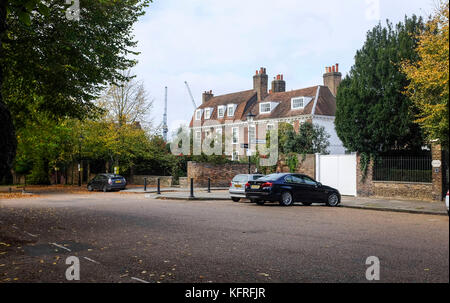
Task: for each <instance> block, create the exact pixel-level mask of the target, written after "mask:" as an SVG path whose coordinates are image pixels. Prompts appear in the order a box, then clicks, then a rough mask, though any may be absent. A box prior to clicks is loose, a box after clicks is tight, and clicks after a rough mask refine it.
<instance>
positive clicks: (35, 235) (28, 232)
mask: <svg viewBox="0 0 450 303" xmlns="http://www.w3.org/2000/svg"><path fill="white" fill-rule="evenodd" d="M24 233H26V234H27V235H29V236H32V237H35V238H37V236H36V235H33V234H30V233H29V232H27V231H24Z"/></svg>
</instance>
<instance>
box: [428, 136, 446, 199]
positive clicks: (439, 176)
mask: <svg viewBox="0 0 450 303" xmlns="http://www.w3.org/2000/svg"><path fill="white" fill-rule="evenodd" d="M431 157H432V158H433V161H439V162H440V163H441V166H440V167H433V168H432V169H433V172H432V183H433V185H432V192H431V194H432V196H433V200H434V201H442V198H443V194H442V181H443V177H444V176H443V170H442V147H441V145H440V144H432V146H431Z"/></svg>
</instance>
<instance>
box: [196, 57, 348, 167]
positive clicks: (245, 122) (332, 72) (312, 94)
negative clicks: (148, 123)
mask: <svg viewBox="0 0 450 303" xmlns="http://www.w3.org/2000/svg"><path fill="white" fill-rule="evenodd" d="M341 79H342V74H341V73H340V72H339V65H338V64H336V65H334V66H332V67H327V68H326V69H325V73H324V75H323V85H317V86H313V87H307V88H302V89H297V90H291V91H286V82H285V80H284V77H283V75H277V76H276V77H274V79H273V81H272V82H271V88H270V89H269V87H268V84H269V81H268V75H267V73H266V69H265V68H264V67H261V68H260V69H259V70H257V71H256V73H255V75H254V76H253V89H250V90H246V91H241V92H235V93H231V94H226V95H220V96H214V95H213V93H212V91H206V92H204V93H203V95H202V104H201V105H200V106H199V107H198V108H197V109H196V110H195V112H194V115H193V117H192V120H191V123H190V125H189V127H190V129H191V131H192V134H193V139H194V145H197V146H198V145H201V143H202V141H203V140H205V138H207V137H209V136H215V135H217V134H224V135H225V136H228V137H230V138H231V140H230V142H231V144H232V148H231V149H232V153H231V154H232V159H233V160H239V158H240V157H242V156H246V155H247V154H246V149H245V148H244V146H243V144H248V143H249V142H250V143H251V145H250V147H251V148H253V147H254V146H255V145H258V144H265V143H266V142H265V139H266V132H267V130H270V129H271V128H273V127H274V125H275V124H277V123H281V122H285V123H290V124H292V125H293V127H294V129H295V130H296V131H298V130H299V126H300V124H301V123H304V122H307V121H309V122H311V123H313V124H316V125H320V126H323V127H324V128H325V130H326V132H327V133H328V134H329V135H330V139H329V141H330V146H329V148H328V152H329V153H330V154H344V153H345V148H344V147H343V144H342V142H341V141H340V139H339V138H338V136H337V134H336V130H335V127H334V120H335V113H336V93H337V89H338V86H339V84H340V82H341ZM248 114H251V115H252V116H253V117H252V118H250V119H251V120H250V119H248ZM249 138H250V140H249Z"/></svg>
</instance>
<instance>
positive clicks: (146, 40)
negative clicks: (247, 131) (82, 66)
mask: <svg viewBox="0 0 450 303" xmlns="http://www.w3.org/2000/svg"><path fill="white" fill-rule="evenodd" d="M434 7H435V0H314V1H306V0H189V1H185V0H184V1H183V0H153V3H152V4H150V6H149V7H148V8H147V9H146V14H145V16H143V17H141V19H140V20H139V22H138V23H136V24H135V27H134V35H135V39H136V40H137V41H138V46H137V48H136V50H137V51H139V52H140V55H138V56H136V57H135V59H137V60H138V64H137V66H136V67H135V68H134V70H133V72H134V73H135V74H136V75H137V78H138V80H142V81H143V82H144V85H145V88H146V90H147V92H148V94H149V95H150V98H151V99H153V101H154V107H153V110H152V114H151V116H152V118H153V121H154V125H158V124H160V123H161V122H162V117H163V113H164V87H165V86H167V87H168V126H169V134H170V133H171V132H172V131H173V130H175V129H176V128H177V127H178V126H179V125H181V124H188V123H189V121H190V119H191V116H192V114H193V112H194V106H193V105H192V101H191V99H190V97H189V94H188V91H187V88H186V86H185V84H184V81H187V82H188V83H189V86H190V88H191V91H192V94H193V96H194V99H195V102H196V104H197V106H198V105H200V104H201V99H202V92H204V91H207V90H208V91H209V90H212V91H213V93H214V95H222V94H227V93H232V92H237V91H242V90H248V89H252V88H253V75H254V74H255V71H256V70H257V69H259V68H260V67H265V68H266V69H267V74H268V75H269V82H270V81H271V80H272V79H273V77H275V76H276V75H277V74H283V75H284V80H285V81H286V90H291V89H300V88H304V87H309V86H314V85H320V84H323V78H322V75H323V73H324V71H325V67H326V66H332V65H334V64H336V63H339V69H340V71H341V72H342V74H343V76H345V75H346V73H348V71H349V70H350V68H351V66H352V65H353V63H354V56H355V53H356V51H357V50H358V49H360V48H361V47H362V46H363V44H364V41H365V37H366V33H367V31H369V30H370V29H372V28H373V27H374V26H375V25H376V24H378V22H382V23H384V22H385V20H386V19H389V20H390V21H392V22H394V23H397V22H399V21H402V20H404V17H405V15H407V16H411V15H412V14H416V15H419V16H424V17H426V16H428V15H430V14H431V13H432V12H433V9H434ZM269 86H270V83H269Z"/></svg>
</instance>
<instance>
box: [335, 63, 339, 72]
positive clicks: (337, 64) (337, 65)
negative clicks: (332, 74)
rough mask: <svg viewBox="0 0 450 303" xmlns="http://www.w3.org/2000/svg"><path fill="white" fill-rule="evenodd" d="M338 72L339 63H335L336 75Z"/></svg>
mask: <svg viewBox="0 0 450 303" xmlns="http://www.w3.org/2000/svg"><path fill="white" fill-rule="evenodd" d="M338 72H339V63H336V73H338Z"/></svg>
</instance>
